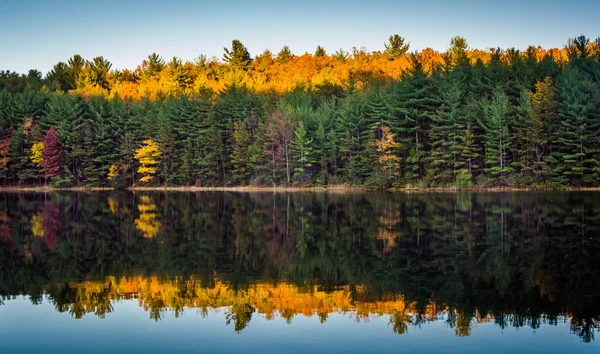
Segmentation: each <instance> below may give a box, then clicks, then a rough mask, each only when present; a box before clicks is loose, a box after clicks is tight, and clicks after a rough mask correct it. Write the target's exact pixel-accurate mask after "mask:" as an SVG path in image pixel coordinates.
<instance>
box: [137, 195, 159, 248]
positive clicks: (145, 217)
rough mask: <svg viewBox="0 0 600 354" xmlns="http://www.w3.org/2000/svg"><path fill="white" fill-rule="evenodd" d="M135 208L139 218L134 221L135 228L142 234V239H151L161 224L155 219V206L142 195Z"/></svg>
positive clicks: (147, 197)
mask: <svg viewBox="0 0 600 354" xmlns="http://www.w3.org/2000/svg"><path fill="white" fill-rule="evenodd" d="M137 207H138V210H139V212H140V216H139V217H138V218H137V219H136V220H135V227H137V229H138V230H140V231H141V232H142V234H143V235H144V237H146V238H153V237H154V236H156V235H157V234H158V231H159V230H160V227H161V223H160V221H158V219H157V214H156V204H154V202H153V201H152V199H151V198H150V197H149V196H147V195H143V196H141V197H140V202H139V204H138V206H137Z"/></svg>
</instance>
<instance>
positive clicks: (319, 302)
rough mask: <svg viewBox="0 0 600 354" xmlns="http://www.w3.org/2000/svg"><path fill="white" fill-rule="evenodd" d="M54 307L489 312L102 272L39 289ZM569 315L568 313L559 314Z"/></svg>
mask: <svg viewBox="0 0 600 354" xmlns="http://www.w3.org/2000/svg"><path fill="white" fill-rule="evenodd" d="M44 291H45V292H46V293H48V294H49V295H50V299H51V300H52V302H53V303H54V304H55V306H56V309H57V310H58V311H60V312H68V313H70V314H71V315H72V316H73V317H75V318H81V317H82V316H83V315H85V314H88V313H93V314H95V315H97V316H100V317H104V316H105V315H106V314H107V313H110V312H111V311H112V310H113V308H112V302H113V301H119V300H132V299H136V300H137V301H138V303H139V305H140V307H142V308H143V309H144V310H145V311H147V312H149V315H150V318H151V319H154V320H159V319H161V318H162V317H163V315H164V313H165V312H166V311H172V312H173V314H174V315H175V317H179V316H180V315H181V314H182V313H183V312H184V310H185V309H197V310H198V312H199V313H200V314H201V315H202V316H206V315H207V314H208V313H209V311H219V310H220V309H222V308H227V310H226V318H225V319H226V323H227V324H233V326H234V330H235V331H236V332H239V331H241V330H243V329H244V328H245V327H246V326H247V325H248V324H249V323H250V320H251V318H252V316H253V315H254V314H255V313H257V314H259V315H262V316H263V317H264V318H266V319H267V320H272V319H275V318H277V317H280V318H284V319H285V320H286V321H287V322H291V321H292V319H293V318H294V316H297V315H304V316H307V317H310V316H318V317H319V319H320V320H321V321H322V322H323V321H325V320H326V318H327V316H328V314H330V313H339V314H347V315H350V318H352V319H353V320H355V321H357V322H360V321H363V322H366V321H369V320H370V319H372V318H377V317H382V316H389V326H390V327H391V328H392V330H393V331H394V332H395V333H398V334H403V333H406V332H407V330H408V329H409V326H411V325H412V326H419V325H420V324H421V323H423V322H428V321H436V320H438V319H444V318H445V321H446V322H447V323H448V325H449V327H450V328H453V329H454V331H455V334H456V336H459V337H464V336H469V335H470V333H471V330H472V328H473V326H475V325H476V324H477V323H478V322H489V321H492V320H494V317H493V316H491V315H489V314H482V313H480V312H479V311H477V310H474V312H471V311H459V310H456V309H449V308H448V307H445V306H444V307H441V308H439V307H438V305H437V304H436V303H435V302H434V301H430V302H429V304H427V305H426V306H425V308H420V309H417V305H416V303H415V302H409V301H406V300H405V298H404V296H402V295H398V294H391V293H387V294H384V295H382V296H379V297H376V298H374V297H373V292H372V289H371V288H370V287H368V286H353V287H352V288H351V287H350V286H342V287H338V288H336V289H335V290H332V291H321V290H319V288H318V287H317V286H301V287H299V286H297V285H293V284H288V283H279V284H273V283H271V282H269V283H266V282H265V283H256V284H250V285H248V286H247V287H246V288H243V289H239V288H238V289H235V288H234V287H232V286H230V285H229V284H227V283H223V282H221V281H219V280H215V282H214V284H212V285H211V286H206V285H203V284H202V283H201V282H200V281H199V280H196V279H193V278H191V279H188V280H184V279H182V278H172V279H170V280H161V279H159V278H157V277H141V276H139V277H130V278H125V277H123V278H120V279H117V278H115V277H107V278H106V279H105V281H88V282H83V283H67V284H65V283H60V284H56V285H52V286H48V287H46V288H45V289H44ZM564 316H566V317H569V316H570V315H569V314H564ZM597 326H598V324H597V323H595V322H594V321H575V320H573V321H572V322H571V330H572V331H574V332H577V333H583V335H582V337H584V340H585V339H586V335H587V336H588V337H589V336H593V331H594V329H595V328H596V327H597Z"/></svg>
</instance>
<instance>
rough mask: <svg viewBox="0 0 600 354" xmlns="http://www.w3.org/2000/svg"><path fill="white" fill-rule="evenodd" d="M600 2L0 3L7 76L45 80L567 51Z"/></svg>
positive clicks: (0, 65) (597, 28) (590, 28)
mask: <svg viewBox="0 0 600 354" xmlns="http://www.w3.org/2000/svg"><path fill="white" fill-rule="evenodd" d="M599 13H600V1H594V0H569V1H554V0H545V1H542V0H518V1H515V0H504V1H502V0H496V1H487V0H479V1H475V0H454V1H452V0H447V1H442V0H438V1H417V0H411V1H403V0H391V1H376V0H371V1H354V0H346V1H326V0H322V1H318V0H305V1H289V2H288V1H284V0H279V1H258V0H256V1H233V0H230V1H228V0H222V1H217V0H211V1H202V0H197V1H192V0H189V1H187V0H181V1H178V0H171V1H157V0H144V1H141V0H140V1H138V0H136V1H126V0H120V1H118V0H110V1H101V0H95V1H94V0H0V33H1V34H2V39H1V40H0V70H11V71H17V72H26V71H27V70H29V69H31V68H36V69H38V70H40V71H42V72H43V73H45V72H46V71H48V70H49V69H51V68H52V65H54V64H55V63H57V62H58V61H66V60H67V59H68V58H69V57H71V56H72V55H73V54H76V53H78V54H81V55H82V56H83V57H84V58H86V59H91V58H92V57H94V56H97V55H102V56H104V57H105V58H107V59H108V60H110V61H111V62H112V63H113V68H116V69H123V68H131V69H133V68H135V67H136V66H137V65H138V64H140V63H141V61H142V60H143V59H144V58H145V57H147V56H148V54H150V53H152V52H157V53H159V54H161V55H162V56H163V57H164V58H166V59H170V58H172V57H173V56H178V57H181V58H183V59H184V60H192V59H194V58H196V57H197V56H198V55H199V54H206V55H207V56H209V57H211V56H216V57H218V58H221V56H222V53H223V47H224V46H229V45H230V44H231V40H232V39H234V38H237V39H240V40H241V41H242V42H243V43H244V44H245V45H246V47H247V48H248V49H249V51H250V53H251V54H252V55H253V56H254V55H256V54H259V53H260V52H262V51H263V50H264V49H270V50H271V51H272V52H275V53H277V52H278V51H279V50H280V49H281V47H283V46H284V45H288V46H289V47H290V48H291V50H292V52H294V53H304V52H305V51H308V52H313V51H314V49H315V47H316V46H317V45H321V46H323V47H325V49H326V50H327V51H328V52H333V51H335V50H337V49H339V48H343V49H344V50H351V49H352V47H359V48H360V47H365V48H366V49H367V50H369V51H373V50H381V49H383V43H384V41H385V40H386V38H387V37H388V36H389V35H390V34H393V33H398V34H400V35H402V36H404V37H406V38H407V40H409V41H410V42H411V50H415V49H417V50H418V49H422V48H425V47H432V48H435V49H437V50H445V49H446V48H447V46H448V43H449V41H450V38H451V37H453V36H455V35H461V36H464V37H466V38H467V41H468V43H469V45H470V46H471V47H473V48H481V49H486V48H489V47H501V48H508V47H515V48H519V49H524V48H526V47H527V46H528V45H530V44H535V45H541V46H543V47H561V46H562V45H563V44H564V43H565V42H566V41H567V39H568V38H570V37H574V36H577V35H580V34H585V35H586V36H588V37H590V38H592V39H594V38H596V37H598V36H600V20H598V14H599Z"/></svg>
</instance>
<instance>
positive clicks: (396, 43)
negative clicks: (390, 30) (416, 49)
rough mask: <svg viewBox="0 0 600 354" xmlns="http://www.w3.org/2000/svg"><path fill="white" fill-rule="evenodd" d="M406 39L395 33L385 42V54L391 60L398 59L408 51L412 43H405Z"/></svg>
mask: <svg viewBox="0 0 600 354" xmlns="http://www.w3.org/2000/svg"><path fill="white" fill-rule="evenodd" d="M404 42H405V39H404V38H403V37H401V36H399V35H397V34H393V35H391V36H390V38H388V41H387V43H385V55H386V57H387V58H388V59H389V60H396V59H398V58H399V57H401V56H403V55H404V54H406V53H407V52H408V49H409V48H410V43H406V44H405V43H404Z"/></svg>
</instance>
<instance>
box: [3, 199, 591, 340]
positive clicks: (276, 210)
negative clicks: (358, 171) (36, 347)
mask: <svg viewBox="0 0 600 354" xmlns="http://www.w3.org/2000/svg"><path fill="white" fill-rule="evenodd" d="M599 196H600V194H598V193H510V194H470V193H465V194H408V195H407V194H392V193H366V194H354V193H352V194H324V193H321V194H319V193H304V194H273V193H251V194H247V193H196V194H190V193H135V194H134V193H112V194H105V193H90V194H87V193H67V194H1V195H0V295H1V296H2V300H7V299H10V298H11V297H12V296H15V295H17V294H25V295H28V296H29V298H30V299H31V302H32V303H34V304H36V303H39V302H40V301H42V299H43V298H44V297H46V298H47V299H48V300H49V301H51V302H52V304H53V305H54V307H55V308H56V310H57V311H59V312H65V313H69V314H70V315H71V316H73V317H74V318H81V317H83V316H85V315H86V314H94V315H95V316H99V317H104V316H106V315H107V314H109V313H110V312H112V311H113V310H114V307H113V304H114V302H115V301H119V300H127V299H129V300H132V299H133V300H136V301H138V303H139V305H140V306H141V307H142V308H143V309H144V310H146V311H147V312H148V314H149V317H150V318H151V319H154V320H157V321H158V320H160V319H161V318H164V316H165V315H166V313H167V312H172V313H173V314H174V316H175V317H178V316H180V314H182V313H183V312H184V311H190V310H193V311H196V312H198V313H199V314H200V315H206V314H207V313H208V312H211V311H216V310H220V309H223V308H225V309H226V311H225V313H224V322H225V323H226V324H228V325H230V326H231V327H232V328H233V330H235V331H236V332H239V331H242V330H244V328H245V327H246V326H249V325H250V326H251V325H252V318H253V316H263V317H265V318H267V319H274V318H279V317H281V318H283V319H285V321H287V322H288V323H293V322H294V318H295V317H296V316H318V318H319V319H320V321H321V322H326V321H327V319H328V315H330V314H332V313H343V314H347V315H348V317H351V318H352V319H353V320H355V321H359V322H362V321H368V320H369V319H371V318H373V317H380V316H387V317H389V326H388V327H389V330H390V331H393V332H395V333H398V334H403V333H406V332H407V331H410V328H412V327H420V326H422V325H423V324H425V323H428V322H432V321H443V322H444V323H445V324H446V327H447V328H449V329H451V330H453V331H454V333H455V334H456V336H460V337H462V336H469V335H470V334H471V331H472V329H473V328H474V327H475V326H477V324H478V323H483V322H493V323H495V324H496V325H497V327H499V328H500V329H504V328H508V327H517V328H520V327H525V326H528V327H531V328H534V329H535V328H538V327H539V326H540V325H542V324H551V325H556V324H559V323H568V324H569V328H570V331H571V332H572V333H573V334H575V335H577V336H579V337H580V338H581V340H582V341H585V342H589V341H592V340H594V333H595V332H596V331H597V330H598V323H599V322H598V321H599V317H600V316H599V315H600V277H599V275H600V274H599V272H600V271H599V269H600V268H599V266H600V239H599V238H598V229H599V227H600V213H599V211H600V210H599V209H600V201H599V199H598V197H599Z"/></svg>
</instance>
